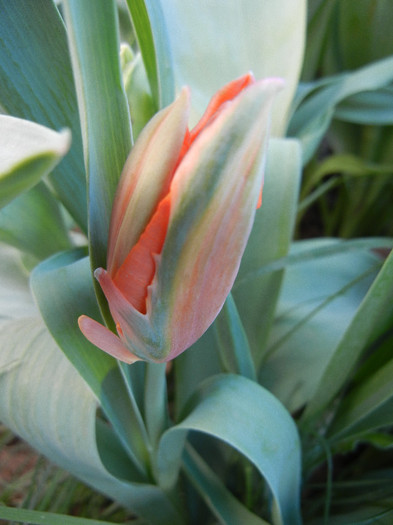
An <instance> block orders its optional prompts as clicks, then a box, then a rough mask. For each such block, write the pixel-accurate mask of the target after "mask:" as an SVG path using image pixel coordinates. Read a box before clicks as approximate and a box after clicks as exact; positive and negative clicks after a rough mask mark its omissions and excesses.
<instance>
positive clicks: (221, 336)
mask: <svg viewBox="0 0 393 525" xmlns="http://www.w3.org/2000/svg"><path fill="white" fill-rule="evenodd" d="M213 327H214V331H215V334H216V338H217V342H218V349H219V355H220V360H221V363H222V368H223V370H224V371H225V372H231V373H233V374H239V375H242V376H244V377H248V378H249V379H253V380H256V372H255V367H254V362H253V359H252V354H251V349H250V346H249V344H248V339H247V336H246V333H245V331H244V328H243V324H242V322H241V320H240V317H239V313H238V311H237V308H236V304H235V301H234V300H233V298H232V295H231V294H229V296H228V297H227V299H226V301H225V303H224V306H223V308H222V310H221V312H220V313H219V314H218V316H217V319H216V320H215V322H214V324H213Z"/></svg>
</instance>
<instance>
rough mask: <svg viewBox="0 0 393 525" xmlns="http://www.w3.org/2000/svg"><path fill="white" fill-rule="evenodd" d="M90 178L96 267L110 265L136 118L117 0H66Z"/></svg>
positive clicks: (90, 224)
mask: <svg viewBox="0 0 393 525" xmlns="http://www.w3.org/2000/svg"><path fill="white" fill-rule="evenodd" d="M63 5H64V14H65V20H66V24H67V33H68V39H69V47H70V52H71V59H72V64H73V73H74V78H75V84H76V89H77V96H78V105H79V114H80V118H81V124H82V137H83V147H84V156H85V164H86V172H87V177H88V201H89V204H88V206H89V210H88V213H89V240H90V257H91V262H92V267H93V268H98V267H105V266H106V252H107V238H108V231H109V220H110V214H111V210H112V201H113V197H114V194H115V191H116V187H117V183H118V180H119V177H120V173H121V171H122V168H123V165H124V163H125V161H126V158H127V156H128V154H129V152H130V149H131V122H130V117H129V112H128V103H127V99H126V96H125V92H124V87H123V83H122V75H121V69H120V58H119V52H120V43H119V35H118V27H117V17H116V4H115V2H114V1H113V0H95V1H94V2H86V1H83V2H80V1H79V0H76V1H75V0H67V1H65V2H64V4H63Z"/></svg>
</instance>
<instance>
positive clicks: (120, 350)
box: [78, 315, 140, 364]
mask: <svg viewBox="0 0 393 525" xmlns="http://www.w3.org/2000/svg"><path fill="white" fill-rule="evenodd" d="M78 325H79V329H80V331H81V332H82V334H83V335H84V336H85V337H86V339H87V340H88V341H90V343H92V344H93V345H94V346H97V347H98V348H99V349H100V350H103V351H104V352H106V353H107V354H109V355H111V356H112V357H115V358H116V359H119V360H120V361H123V362H124V363H127V364H132V363H135V361H140V359H139V357H136V356H135V355H134V354H132V353H131V352H130V351H129V350H128V349H127V348H126V347H125V346H124V345H123V343H122V341H121V340H120V338H119V337H117V336H116V335H115V334H114V333H113V332H111V331H110V330H108V328H106V326H103V325H102V324H100V323H98V322H97V321H95V320H94V319H91V317H88V316H87V315H81V316H80V317H79V318H78Z"/></svg>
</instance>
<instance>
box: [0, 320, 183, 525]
mask: <svg viewBox="0 0 393 525" xmlns="http://www.w3.org/2000/svg"><path fill="white" fill-rule="evenodd" d="M0 346H1V349H2V351H1V353H0V420H1V421H2V422H3V423H4V424H5V425H7V427H8V428H10V429H11V430H12V431H13V432H14V433H16V434H18V435H19V436H21V438H22V439H24V440H25V441H27V442H28V443H30V445H31V446H32V447H34V448H35V449H36V450H37V451H38V452H40V453H42V454H44V455H45V456H46V457H48V458H49V459H50V460H51V461H53V462H54V463H56V464H57V465H59V466H60V467H62V468H63V469H66V470H68V471H69V472H71V473H72V474H73V475H75V476H76V477H78V478H79V479H81V480H82V481H84V482H85V483H86V484H88V485H90V486H91V487H93V488H95V489H96V490H98V491H99V492H102V493H103V494H106V495H107V496H108V497H110V498H112V499H114V500H115V501H118V502H119V503H121V504H122V505H124V506H125V507H127V508H129V509H132V510H133V511H134V512H136V513H137V514H139V515H141V516H143V517H145V518H146V519H147V520H148V522H149V523H151V524H152V525H168V524H169V523H170V524H176V525H177V524H182V523H183V520H182V518H181V517H180V516H179V514H178V512H177V510H176V509H175V508H174V507H173V505H172V503H171V502H170V501H169V499H168V498H167V496H166V495H165V494H164V493H163V491H162V490H161V489H160V488H158V487H156V486H154V485H151V484H145V483H140V481H139V480H138V479H137V480H135V481H134V480H133V481H127V480H124V479H123V480H121V479H117V478H116V477H114V476H113V475H111V474H110V473H109V472H108V470H107V469H106V468H105V466H104V464H103V463H102V460H101V454H103V455H104V456H106V457H107V454H105V453H103V451H102V450H98V448H97V444H96V439H97V435H96V432H97V430H96V410H97V401H96V399H95V397H94V394H93V393H92V392H91V390H90V389H89V388H88V387H87V385H86V383H85V382H84V381H83V380H82V378H81V377H80V375H79V374H78V373H77V371H76V370H75V368H74V367H73V366H72V365H71V364H70V362H69V361H68V360H67V359H66V358H65V357H64V355H63V354H62V352H61V351H60V349H59V348H58V347H57V346H56V344H55V342H54V341H53V339H52V337H51V336H50V334H49V333H48V332H47V330H46V329H45V327H44V326H43V325H42V323H41V321H40V320H39V319H34V318H31V319H20V320H17V321H9V322H6V323H2V330H1V332H0ZM101 441H102V440H101ZM113 446H114V445H113ZM132 472H133V471H132V470H130V471H129V473H130V475H132ZM0 512H1V511H0Z"/></svg>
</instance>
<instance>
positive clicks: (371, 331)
mask: <svg viewBox="0 0 393 525" xmlns="http://www.w3.org/2000/svg"><path fill="white" fill-rule="evenodd" d="M392 297H393V252H391V253H390V255H389V257H388V258H387V259H386V261H385V262H384V264H383V266H382V268H381V270H380V272H379V273H378V275H377V277H376V278H375V280H374V282H373V284H372V286H371V287H370V289H369V290H368V292H367V294H366V296H365V297H364V299H363V301H362V302H361V304H360V305H359V308H358V310H357V311H356V315H355V316H354V318H353V319H352V322H351V323H350V325H349V326H348V328H347V329H346V330H345V332H344V333H343V335H342V337H341V338H340V340H339V341H338V344H337V346H336V347H335V348H334V352H333V353H332V355H331V358H330V360H329V363H328V364H327V366H326V368H325V370H324V373H323V376H322V377H321V380H320V382H319V385H318V388H317V390H316V392H315V393H314V395H313V397H312V399H311V401H310V403H309V405H308V407H307V409H306V412H305V414H304V416H303V417H304V419H306V420H307V419H309V418H311V417H314V416H316V415H318V414H319V413H320V412H321V411H322V410H323V409H324V408H325V407H326V406H327V405H328V404H329V402H330V401H331V400H332V399H333V398H334V396H335V395H336V394H337V393H338V392H339V391H340V389H341V388H342V387H343V386H344V385H345V383H346V382H347V381H348V379H349V378H350V376H351V375H352V374H353V373H354V367H355V366H356V364H357V363H358V361H359V358H360V357H361V355H362V353H363V352H364V351H365V349H366V348H367V344H368V343H370V342H371V338H372V337H376V336H377V335H379V334H378V329H379V328H381V327H382V326H383V323H384V322H386V320H387V318H388V316H389V315H391V314H392V309H393V306H392Z"/></svg>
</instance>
